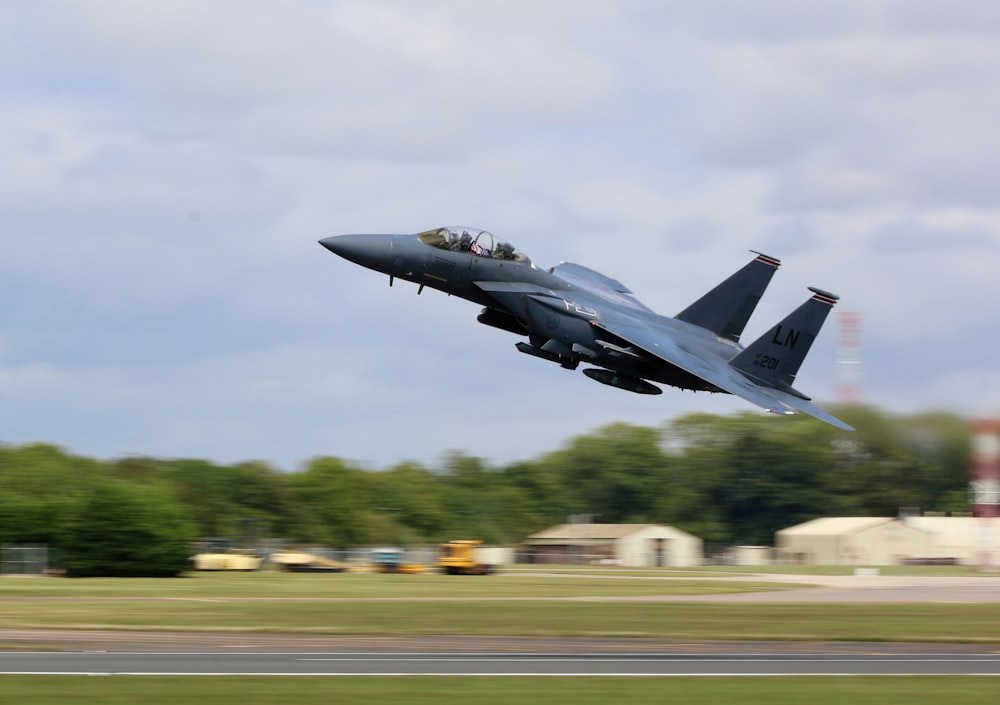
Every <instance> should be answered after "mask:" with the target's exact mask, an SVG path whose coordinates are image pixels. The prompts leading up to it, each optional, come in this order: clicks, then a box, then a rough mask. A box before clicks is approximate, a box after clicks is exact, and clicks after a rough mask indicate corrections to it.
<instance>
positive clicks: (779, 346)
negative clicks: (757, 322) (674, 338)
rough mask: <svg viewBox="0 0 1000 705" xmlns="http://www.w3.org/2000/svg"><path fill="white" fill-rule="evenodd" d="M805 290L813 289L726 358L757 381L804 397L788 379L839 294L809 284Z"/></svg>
mask: <svg viewBox="0 0 1000 705" xmlns="http://www.w3.org/2000/svg"><path fill="white" fill-rule="evenodd" d="M809 291H811V292H813V295H812V298H810V299H809V300H808V301H806V302H805V303H804V304H802V305H801V306H799V307H798V308H797V309H795V310H794V311H793V312H792V313H791V314H790V315H789V316H788V317H787V318H785V320H783V321H782V322H781V323H779V324H778V325H776V326H775V327H774V328H772V329H771V330H769V331H768V332H767V333H765V334H764V335H762V336H761V337H760V338H758V339H757V340H756V341H755V342H754V343H753V344H751V345H750V346H749V347H747V348H746V349H745V350H743V351H742V352H741V353H740V354H739V355H737V356H736V357H734V358H733V359H732V360H730V361H729V364H730V365H732V366H733V367H735V368H736V369H737V370H739V371H740V372H742V373H743V374H745V375H747V376H748V377H751V378H753V380H754V381H755V382H757V383H758V384H761V385H764V386H766V387H773V388H774V389H779V390H781V391H784V392H788V393H789V394H792V395H794V396H797V397H799V398H801V399H808V398H809V397H807V396H805V395H804V394H802V393H801V392H798V391H796V390H794V389H792V382H794V381H795V375H796V374H798V372H799V367H800V366H801V365H802V361H803V360H805V359H806V353H808V352H809V348H811V347H812V344H813V341H814V340H815V339H816V336H817V335H818V334H819V331H820V328H822V327H823V323H824V321H826V317H827V314H829V313H830V309H832V308H833V305H834V304H835V303H837V300H838V299H839V298H840V297H839V296H837V295H836V294H831V293H829V292H826V291H823V290H821V289H815V288H813V287H809Z"/></svg>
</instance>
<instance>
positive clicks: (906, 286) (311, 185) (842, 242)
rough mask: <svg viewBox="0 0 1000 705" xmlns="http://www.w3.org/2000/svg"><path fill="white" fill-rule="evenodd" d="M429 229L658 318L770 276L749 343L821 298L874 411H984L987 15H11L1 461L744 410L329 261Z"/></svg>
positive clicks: (270, 10)
mask: <svg viewBox="0 0 1000 705" xmlns="http://www.w3.org/2000/svg"><path fill="white" fill-rule="evenodd" d="M450 224H462V225H469V226H476V227H480V228H484V229H488V230H491V231H492V232H493V233H495V234H496V235H497V236H498V237H502V238H504V239H507V240H510V241H511V242H513V243H514V244H515V245H516V246H517V247H518V248H519V249H521V250H522V251H524V252H526V253H527V254H528V255H529V256H531V258H532V259H533V260H534V261H535V262H536V263H537V264H539V265H544V266H551V265H554V264H557V263H558V262H560V261H564V260H565V261H574V262H579V263H581V264H585V265H587V266H590V267H593V268H596V269H598V270H600V271H602V272H604V273H606V274H608V275H609V276H612V277H614V278H617V279H619V280H621V281H623V282H624V283H625V284H626V285H628V286H629V287H630V288H631V289H632V290H633V291H634V292H635V293H636V295H637V297H638V298H639V299H640V300H641V301H643V302H644V303H646V304H647V305H649V306H650V307H652V308H653V309H655V310H657V311H660V312H662V313H665V314H669V315H674V314H676V313H677V312H678V311H680V310H681V309H683V308H684V307H685V306H687V305H688V304H689V303H691V302H692V301H693V300H695V299H696V298H698V297H699V296H700V295H701V294H702V293H704V292H705V291H707V290H708V289H709V288H711V287H712V286H714V285H715V284H716V283H718V282H719V281H721V280H722V279H723V278H724V277H726V276H728V275H729V274H730V273H731V272H733V271H735V270H736V269H738V268H739V267H741V266H742V265H743V264H744V263H746V262H747V261H749V259H750V258H751V257H752V255H751V254H750V253H749V252H748V250H749V249H751V248H752V249H755V250H760V251H762V252H765V253H767V254H769V255H772V256H774V257H778V258H781V260H782V267H781V269H780V270H779V271H778V272H777V274H776V275H775V278H774V280H773V281H772V283H771V287H770V289H769V290H768V293H767V295H766V297H765V299H764V300H763V302H762V303H761V305H760V306H759V308H758V310H757V313H756V315H755V316H754V318H753V319H751V322H750V325H749V326H748V328H747V331H746V333H745V335H744V341H749V340H752V339H753V338H755V337H756V336H757V335H760V334H762V333H763V332H764V331H765V330H766V329H767V328H769V327H770V326H771V325H772V324H773V323H775V322H776V321H777V320H778V319H780V318H781V317H782V316H784V315H785V314H786V313H787V312H789V311H790V310H791V309H792V308H794V307H795V306H797V305H798V304H799V303H801V302H802V301H803V300H805V298H806V297H807V296H808V292H807V291H806V288H805V287H807V286H810V285H813V286H818V287H821V288H824V289H827V290H830V291H833V292H835V293H837V294H840V296H841V297H842V300H841V303H840V305H839V307H838V308H837V309H836V311H860V312H862V313H863V316H864V324H863V330H862V342H863V353H862V354H863V396H864V398H865V400H867V401H869V402H871V403H873V404H875V405H877V406H879V407H882V408H884V409H886V410H889V411H893V412H899V413H913V412H920V411H924V410H930V409H939V408H943V409H948V410H952V411H957V412H960V413H962V414H967V415H969V416H975V415H982V414H996V413H998V411H1000V321H998V318H1000V316H998V315H997V314H998V313H1000V306H998V303H997V299H998V294H1000V285H998V279H1000V3H997V2H995V1H994V0H981V1H979V2H977V1H975V0H968V1H964V2H955V1H954V0H947V1H945V0H941V1H928V0H899V1H897V2H890V1H880V0H858V1H853V0H837V1H836V2H809V3H803V2H799V1H797V0H773V1H767V0H760V1H758V2H753V3H748V2H742V1H737V0H733V1H731V2H725V1H721V0H720V1H718V2H710V3H709V2H702V1H701V0H692V1H690V2H671V1H663V0H650V1H648V2H646V1H640V0H634V1H630V0H614V1H610V0H609V1H606V2H605V1H602V0H590V1H588V2H580V1H579V0H565V1H563V0H523V1H521V0H504V1H503V2H499V1H498V2H466V1H457V0H456V1H453V2H446V1H434V0H424V1H423V2H410V1H408V0H395V1H390V0H387V1H384V2H379V1H377V0H356V1H354V0H346V1H343V2H340V1H330V2H326V1H323V0H283V1H282V2H265V1H264V0H214V1H212V2H206V1H205V0H162V1H153V0H150V1H147V2H141V3H139V2H130V1H128V0H108V1H103V0H89V1H87V2H70V1H66V2H48V1H46V0H31V2H28V1H26V0H25V1H22V2H19V1H18V0H6V1H4V2H0V241H2V243H3V256H2V257H0V287H2V288H0V290H2V292H3V300H4V305H3V307H2V309H0V441H3V442H6V443H14V444H20V443H25V442H31V441H45V442H50V443H55V444H58V445H60V446H63V447H65V448H67V449H68V450H70V451H72V452H75V453H79V454H83V455H89V456H93V457H99V458H109V459H110V458H117V457H121V456H125V455H130V454H141V455H153V456H158V457H202V458H207V459H210V460H214V461H217V462H223V463H234V462H239V461H243V460H250V459H260V460H265V461H268V462H271V463H273V464H274V465H275V466H276V467H279V468H282V469H286V470H293V469H297V468H299V467H301V465H302V463H304V462H305V461H307V460H308V459H310V458H312V457H315V456H318V455H334V456H339V457H343V458H347V459H350V460H355V461H358V462H360V463H363V464H365V465H366V466H368V467H372V468H378V469H381V468H385V467H389V466H391V465H393V464H395V463H398V462H401V461H404V460H415V461H418V462H423V463H426V464H433V463H435V462H436V461H437V460H439V459H440V457H441V455H442V454H443V453H444V452H445V451H447V450H450V449H454V450H460V451H463V452H465V453H468V454H471V455H475V456H478V457H482V458H485V459H487V460H489V461H490V462H492V463H496V464H502V463H507V462H511V461H514V460H527V459H531V458H534V457H537V456H539V455H541V454H543V453H545V452H548V451H552V450H556V449H558V448H559V447H561V446H562V445H563V444H564V443H565V442H566V441H567V440H568V439H570V438H571V437H573V436H576V435H580V434H583V433H586V432H588V431H590V430H593V429H595V428H598V427H600V426H602V425H604V424H607V423H611V422H615V421H625V422H628V423H634V424H641V425H658V424H660V423H662V422H664V421H666V420H669V419H671V418H675V417H677V416H679V415H682V414H685V413H689V412H695V411H699V412H710V413H731V412H734V411H743V410H747V411H750V410H754V409H755V407H753V406H751V405H749V404H748V403H745V402H742V401H740V400H738V399H735V398H733V397H725V396H721V395H708V394H697V395H694V394H692V393H690V392H681V391H679V390H672V389H667V390H666V391H665V393H664V394H663V395H662V396H659V397H649V396H640V395H633V394H629V393H627V392H623V391H620V390H616V389H613V388H610V387H606V386H603V385H600V384H596V383H594V382H592V381H590V380H588V379H587V378H586V377H584V376H583V375H582V374H580V372H579V371H577V372H569V371H566V370H563V369H561V368H559V367H557V366H556V365H552V364H550V363H547V362H544V361H542V360H538V359H535V358H531V357H528V356H526V355H521V354H519V353H518V352H517V351H516V350H515V349H514V343H515V342H517V341H518V340H519V338H517V337H516V336H513V335H511V334H508V333H504V332H502V331H499V330H496V329H493V328H487V327H484V326H481V325H479V324H478V323H477V322H476V320H475V319H476V315H477V314H478V311H479V309H478V307H477V306H475V305H474V304H471V303H468V302H465V301H462V300H460V299H455V298H451V299H449V298H447V297H446V296H445V295H443V294H441V293H440V292H436V291H432V290H429V289H428V290H425V291H424V293H423V294H422V295H420V296H419V297H418V296H417V288H416V286H414V285H411V284H409V283H406V282H397V283H396V285H395V286H394V287H392V288H391V289H390V288H389V286H388V280H387V278H386V277H384V276H382V275H379V274H377V273H375V272H371V271H369V270H365V269H362V268H360V267H357V266H355V265H352V264H349V263H348V262H346V261H345V260H341V259H340V258H338V257H336V256H334V255H332V254H331V253H329V252H327V251H326V250H324V249H323V248H322V247H320V246H319V245H318V244H317V242H316V241H317V240H318V239H319V238H322V237H326V236H328V235H336V234H342V233H361V232H380V233H388V232H399V233H405V232H418V231H421V230H426V229H429V228H432V227H436V226H440V225H450ZM837 337H838V336H837V330H836V319H835V318H831V319H830V321H829V323H828V325H827V328H826V329H825V330H824V331H823V333H822V334H821V336H820V337H819V339H818V340H817V343H816V345H815V346H814V348H813V351H812V353H811V355H810V357H809V358H808V359H807V360H806V363H805V365H804V366H803V368H802V371H801V372H800V375H799V378H798V381H797V386H798V387H799V388H800V389H802V390H803V391H805V392H807V393H809V394H811V395H812V396H814V397H815V398H816V399H817V400H819V401H821V402H822V401H832V400H835V399H836V396H837V394H836V391H837V370H836V364H835V361H836V344H837ZM783 421H784V420H783V419H781V418H777V417H776V418H775V419H774V423H776V424H778V423H783Z"/></svg>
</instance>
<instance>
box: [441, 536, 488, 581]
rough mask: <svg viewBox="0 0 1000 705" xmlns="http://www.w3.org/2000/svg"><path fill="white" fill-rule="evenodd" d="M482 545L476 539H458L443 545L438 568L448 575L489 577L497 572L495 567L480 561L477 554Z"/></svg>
mask: <svg viewBox="0 0 1000 705" xmlns="http://www.w3.org/2000/svg"><path fill="white" fill-rule="evenodd" d="M482 544H483V542H482V541H477V540H475V539H456V540H454V541H449V542H448V543H443V544H441V553H440V554H439V555H438V559H437V564H438V567H439V568H441V570H443V571H444V572H445V573H447V574H448V575H489V574H490V573H493V572H496V568H495V566H492V565H490V564H489V563H483V562H482V561H480V560H479V556H478V555H477V554H478V553H479V550H478V549H479V547H480V546H481V545H482Z"/></svg>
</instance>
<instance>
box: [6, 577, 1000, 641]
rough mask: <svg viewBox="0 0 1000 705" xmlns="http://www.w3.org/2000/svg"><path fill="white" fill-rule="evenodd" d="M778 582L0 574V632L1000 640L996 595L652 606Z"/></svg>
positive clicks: (600, 578) (591, 578)
mask: <svg viewBox="0 0 1000 705" xmlns="http://www.w3.org/2000/svg"><path fill="white" fill-rule="evenodd" d="M604 576H607V577H604ZM775 588H778V589H780V588H781V585H780V584H778V585H775V584H769V583H754V582H747V581H744V580H741V579H740V578H738V577H737V578H733V579H730V580H723V581H709V580H688V579H678V580H668V579H663V575H662V574H660V573H650V574H647V575H640V576H630V575H622V574H620V573H616V572H614V571H606V572H605V573H599V574H595V575H586V576H582V577H581V576H575V575H564V576H548V577H543V576H537V575H531V574H524V575H517V574H512V575H496V576H489V577H477V576H474V577H454V576H442V575H371V574H339V575H336V574H335V575H329V574H326V575H324V574H294V573H293V574H288V573H236V574H233V573H203V574H194V575H192V576H190V577H185V578H178V579H160V580H126V579H89V580H67V579H54V578H5V579H2V580H0V628H8V629H44V628H58V629H126V630H225V631H245V632H298V633H313V634H352V635H394V634H398V635H404V636H418V635H433V634H438V635H490V636H580V637H643V638H666V639H743V640H754V639H765V640H806V641H812V640H816V641H925V642H960V641H965V642H984V643H1000V604H950V603H934V604H897V605H879V604H857V605H843V604H834V605H829V604H780V603H779V604H732V603H730V604H727V603H675V602H657V601H650V598H651V597H654V596H657V595H698V594H710V593H720V592H740V591H746V590H762V589H775ZM8 598H10V599H8ZM19 598H21V599H19ZM33 598H34V599H33ZM37 598H41V601H40V600H39V599H37ZM329 598H349V599H348V600H335V599H329ZM630 598H635V599H630Z"/></svg>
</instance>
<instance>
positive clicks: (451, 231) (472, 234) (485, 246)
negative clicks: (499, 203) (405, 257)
mask: <svg viewBox="0 0 1000 705" xmlns="http://www.w3.org/2000/svg"><path fill="white" fill-rule="evenodd" d="M417 237H418V238H420V241H421V242H422V243H424V244H425V245H430V246H432V247H438V248H440V249H442V250H454V251H455V252H469V253H471V254H474V255H478V256H479V257H488V258H491V259H505V260H512V261H515V262H525V263H529V264H530V262H531V260H529V259H528V257H527V255H525V254H524V253H523V252H518V251H516V250H515V249H514V246H513V245H511V244H510V243H509V242H505V241H503V240H497V239H495V238H494V237H493V234H492V233H490V232H487V231H486V230H480V229H479V228H467V227H463V226H455V225H452V226H447V227H443V228H435V229H434V230H426V231H424V232H422V233H420V234H418V235H417Z"/></svg>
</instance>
